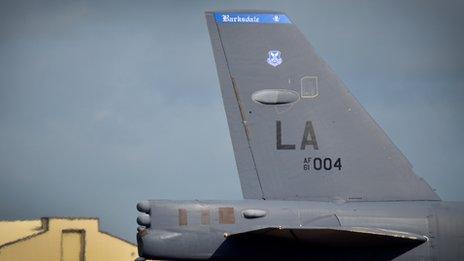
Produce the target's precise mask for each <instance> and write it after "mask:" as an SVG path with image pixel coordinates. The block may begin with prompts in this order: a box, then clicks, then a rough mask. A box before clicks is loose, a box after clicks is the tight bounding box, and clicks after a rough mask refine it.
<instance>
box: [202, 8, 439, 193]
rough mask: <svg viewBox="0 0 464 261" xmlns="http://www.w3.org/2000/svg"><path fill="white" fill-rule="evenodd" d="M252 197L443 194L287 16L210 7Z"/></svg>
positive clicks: (235, 139) (238, 154)
mask: <svg viewBox="0 0 464 261" xmlns="http://www.w3.org/2000/svg"><path fill="white" fill-rule="evenodd" d="M206 20H207V25H208V29H209V34H210V37H211V43H212V47H213V53H214V58H215V61H216V67H217V72H218V76H219V81H220V85H221V91H222V97H223V100H224V106H225V111H226V115H227V120H228V123H229V130H230V135H231V139H232V144H233V148H234V153H235V160H236V163H237V169H238V172H239V177H240V182H241V186H242V191H243V195H244V197H245V198H246V199H273V200H318V201H332V200H345V201H396V200H440V198H439V197H438V196H437V195H436V193H435V192H434V191H433V190H432V189H431V188H430V186H429V185H428V184H427V183H426V182H425V181H424V180H423V179H422V178H420V177H418V176H416V175H415V174H414V172H413V171H412V167H411V165H410V164H409V162H408V160H407V159H406V158H405V157H404V156H403V154H402V153H401V152H400V151H399V150H398V148H397V147H396V146H395V145H394V144H393V143H392V142H391V140H390V139H389V138H388V137H387V135H386V134H385V133H384V131H383V130H382V129H381V128H380V127H379V126H378V125H377V124H376V122H375V121H374V120H373V119H372V118H371V117H370V115H369V114H368V113H367V112H366V111H365V110H364V109H363V108H362V106H361V105H360V104H359V103H358V102H357V100H356V99H355V98H354V97H353V96H352V95H351V93H350V92H349V91H348V90H347V88H346V87H345V86H344V84H343V83H342V82H341V81H340V80H339V79H338V77H337V76H336V75H335V74H334V73H333V72H332V70H331V69H330V68H329V67H328V66H327V64H326V63H325V62H324V61H323V60H322V59H320V58H319V57H318V56H317V55H316V53H315V51H314V49H313V47H312V46H311V45H310V44H309V42H308V41H307V40H306V39H305V37H304V36H303V35H302V33H301V32H300V31H299V30H298V29H297V27H296V26H295V25H294V24H293V23H292V22H291V20H290V19H289V18H288V17H287V16H286V15H285V14H284V13H279V12H267V11H264V12H261V11H253V12H246V11H245V12H243V11H236V12H227V11H223V12H206Z"/></svg>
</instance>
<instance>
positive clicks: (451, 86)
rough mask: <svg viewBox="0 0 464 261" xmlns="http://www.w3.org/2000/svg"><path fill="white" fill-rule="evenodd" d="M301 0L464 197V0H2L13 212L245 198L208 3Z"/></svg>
mask: <svg viewBox="0 0 464 261" xmlns="http://www.w3.org/2000/svg"><path fill="white" fill-rule="evenodd" d="M243 8H247V9H250V8H251V9H274V10H279V11H284V12H286V13H287V14H288V15H289V17H290V18H291V19H292V21H293V22H294V23H296V24H297V25H298V26H299V28H300V29H301V31H302V32H303V34H305V35H306V36H307V38H308V39H309V40H310V42H311V43H312V44H313V46H314V47H315V48H316V50H317V51H318V53H319V54H320V56H321V57H323V58H324V59H325V60H326V61H327V62H328V63H329V64H330V65H331V67H332V68H333V69H334V71H335V72H336V73H337V74H338V75H339V76H340V78H341V79H342V80H343V81H344V82H345V83H346V85H347V86H348V87H349V88H350V90H351V91H352V92H353V93H354V95H355V96H356V97H357V98H358V100H359V101H360V102H361V103H362V104H363V106H364V107H365V108H366V109H367V111H369V113H370V114H371V115H372V116H373V117H374V118H375V119H376V120H377V121H378V123H379V124H380V126H382V127H383V128H384V129H385V131H386V132H387V134H388V135H389V136H390V137H391V139H392V140H393V141H394V142H395V144H396V145H397V146H398V147H399V148H400V149H401V150H402V151H403V153H404V154H405V155H406V156H407V157H408V159H409V160H410V161H411V163H412V164H413V166H414V170H415V171H416V173H417V174H418V175H420V176H422V177H424V178H425V179H426V180H427V181H428V182H429V183H430V184H431V186H432V187H434V188H436V190H437V192H438V194H439V195H440V196H441V197H442V198H443V199H444V200H464V190H463V189H462V187H463V185H464V173H463V169H462V166H463V162H464V160H463V147H464V136H463V133H464V117H463V115H462V113H463V112H464V102H463V100H464V34H463V26H464V16H463V15H462V10H464V2H462V1H412V0H405V1H346V0H340V1H335V0H330V1H322V0H321V1H234V2H226V1H214V2H212V1H211V2H210V1H166V2H164V1H126V2H113V1H111V2H110V1H2V2H1V3H0V144H1V145H0V219H32V218H39V217H42V216H94V217H99V218H100V219H101V227H102V229H104V230H106V231H108V232H111V233H113V234H115V235H118V236H121V237H123V238H126V239H128V240H131V241H135V228H136V223H135V217H136V215H137V212H136V210H135V204H136V202H137V201H139V200H143V199H148V198H156V199H160V198H168V199H241V190H240V185H239V180H238V176H237V174H236V172H237V171H236V167H235V162H234V157H233V152H232V146H231V143H230V138H229V133H228V127H227V122H226V118H225V113H224V109H223V105H222V99H221V96H220V90H219V83H218V80H217V76H216V69H215V65H214V60H213V55H212V51H211V46H210V42H209V36H208V32H207V28H206V24H205V19H204V14H203V13H204V11H206V10H218V9H243Z"/></svg>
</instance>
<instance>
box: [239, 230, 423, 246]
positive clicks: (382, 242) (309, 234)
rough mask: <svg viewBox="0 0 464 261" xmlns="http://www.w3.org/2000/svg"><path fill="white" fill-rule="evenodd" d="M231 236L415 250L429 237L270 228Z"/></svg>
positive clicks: (319, 244)
mask: <svg viewBox="0 0 464 261" xmlns="http://www.w3.org/2000/svg"><path fill="white" fill-rule="evenodd" d="M230 237H235V238H247V237H254V238H256V237H265V238H268V239H283V240H285V239H286V240H295V241H298V242H300V243H304V244H308V245H311V246H320V247H355V248H356V247H361V248H365V247H386V246H411V248H412V247H415V246H418V245H420V244H422V243H424V242H426V241H427V237H425V236H422V235H418V234H414V233H409V232H401V231H394V230H386V229H379V228H362V227H351V228H280V227H268V228H262V229H257V230H252V231H247V232H243V233H237V234H232V235H230Z"/></svg>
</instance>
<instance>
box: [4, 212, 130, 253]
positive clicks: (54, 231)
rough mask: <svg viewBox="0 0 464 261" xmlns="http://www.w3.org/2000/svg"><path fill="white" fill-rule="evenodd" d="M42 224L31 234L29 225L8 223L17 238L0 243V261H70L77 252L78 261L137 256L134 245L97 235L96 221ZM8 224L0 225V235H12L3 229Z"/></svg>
mask: <svg viewBox="0 0 464 261" xmlns="http://www.w3.org/2000/svg"><path fill="white" fill-rule="evenodd" d="M42 221H43V227H42V228H41V229H37V223H35V228H36V229H35V231H32V230H31V227H34V226H33V225H32V224H31V223H28V222H24V223H23V224H22V226H21V225H20V224H18V223H16V224H13V222H10V221H8V222H10V223H11V224H12V226H13V227H15V228H16V229H17V231H18V237H17V238H16V239H15V240H13V241H9V242H4V241H0V244H1V245H0V261H22V260H24V261H26V260H27V261H30V260H37V261H41V260H44V261H53V260H56V261H74V260H75V259H74V258H76V253H78V252H79V251H80V249H81V248H82V249H83V255H82V256H80V257H78V259H77V260H78V261H100V260H111V261H119V260H121V261H123V260H124V261H128V260H130V261H133V260H134V259H135V258H136V257H137V256H138V255H137V247H136V246H135V245H133V244H131V243H129V242H126V241H124V240H121V239H118V238H116V237H114V236H111V235H109V234H106V233H104V232H100V231H99V227H98V220H97V219H81V218H79V219H68V218H50V219H43V220H42ZM8 222H1V221H0V235H1V234H3V233H4V232H7V231H8V232H9V233H14V231H13V230H12V229H11V227H10V228H8V229H6V228H5V227H8V224H7V223H8ZM47 223H48V224H47ZM5 224H6V225H5ZM73 232H74V233H73ZM79 233H80V234H82V235H83V242H81V240H79V237H78V235H79ZM24 235H26V237H24ZM11 238H12V237H11V236H10V237H9V239H11ZM1 239H2V238H1V237H0V240H1ZM63 246H64V247H63ZM65 257H68V258H67V259H68V260H66V258H65Z"/></svg>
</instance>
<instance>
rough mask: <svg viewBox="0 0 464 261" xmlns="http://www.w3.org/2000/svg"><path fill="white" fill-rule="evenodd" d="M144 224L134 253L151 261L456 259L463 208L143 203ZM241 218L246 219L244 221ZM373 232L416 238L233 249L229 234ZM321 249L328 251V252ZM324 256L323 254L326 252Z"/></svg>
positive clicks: (435, 204) (463, 243)
mask: <svg viewBox="0 0 464 261" xmlns="http://www.w3.org/2000/svg"><path fill="white" fill-rule="evenodd" d="M144 212H148V214H149V221H145V226H142V227H139V232H138V234H137V241H138V247H139V254H140V256H142V257H145V258H156V259H238V258H242V259H243V258H246V259H250V258H258V257H259V258H267V259H282V258H285V259H301V258H314V257H315V258H318V257H319V258H322V257H323V258H324V259H344V258H346V257H347V255H349V256H350V259H361V260H365V259H369V260H371V259H375V260H379V259H383V260H388V259H395V258H397V259H398V260H435V259H438V260H463V259H464V249H463V248H464V224H463V222H462V221H463V220H464V203H458V202H443V201H409V202H347V203H345V202H336V203H328V202H327V203H325V202H311V201H272V200H241V201H170V200H153V201H149V207H148V209H146V210H145V211H144ZM245 216H246V217H245ZM282 226H283V227H286V228H288V227H291V228H295V229H305V228H327V227H330V228H337V227H345V228H346V227H350V228H376V229H385V230H388V231H404V232H408V233H412V234H418V235H424V236H425V238H426V239H427V240H426V241H425V242H423V243H421V244H420V245H418V246H412V247H411V248H405V249H404V251H398V249H397V248H395V249H388V248H385V247H382V248H375V247H362V248H359V247H358V248H357V247H352V246H350V247H346V248H344V247H343V246H335V247H334V246H332V247H331V248H330V249H327V248H326V247H324V246H318V245H312V244H310V243H307V242H304V240H303V241H302V242H300V240H299V238H298V236H295V235H294V236H295V237H294V238H288V239H285V240H282V239H280V240H277V241H273V240H269V241H263V240H261V239H257V240H255V239H253V238H252V237H250V238H248V239H247V240H245V241H244V240H239V241H238V242H234V240H233V238H232V239H230V238H229V237H228V236H229V235H234V234H239V233H243V232H247V231H250V230H257V229H262V228H267V227H277V228H279V227H282ZM328 250H329V251H328ZM328 252H329V253H332V254H330V255H327V253H328Z"/></svg>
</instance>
